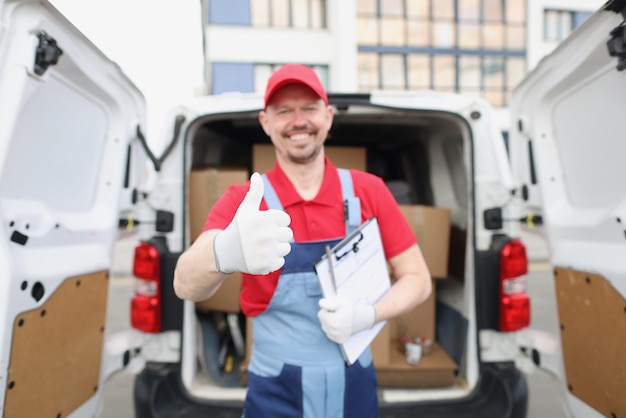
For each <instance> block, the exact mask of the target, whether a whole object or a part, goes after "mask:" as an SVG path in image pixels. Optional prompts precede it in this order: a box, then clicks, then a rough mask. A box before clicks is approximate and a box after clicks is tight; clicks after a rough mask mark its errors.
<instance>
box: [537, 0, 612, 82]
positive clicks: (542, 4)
mask: <svg viewBox="0 0 626 418" xmlns="http://www.w3.org/2000/svg"><path fill="white" fill-rule="evenodd" d="M604 3H606V0H528V3H527V5H528V6H527V7H528V11H527V21H528V26H527V32H526V33H527V35H526V36H527V41H528V49H527V56H528V60H527V64H528V69H529V70H532V69H533V68H534V67H535V66H536V65H537V63H538V62H539V61H540V60H541V58H543V57H544V56H545V55H547V54H549V53H550V52H552V51H553V50H554V48H556V46H557V45H558V42H546V41H544V39H543V29H544V27H543V25H544V23H543V11H544V9H554V10H567V11H576V12H595V11H596V10H597V9H598V8H600V6H602V5H603V4H604Z"/></svg>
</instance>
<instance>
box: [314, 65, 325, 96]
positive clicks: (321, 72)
mask: <svg viewBox="0 0 626 418" xmlns="http://www.w3.org/2000/svg"><path fill="white" fill-rule="evenodd" d="M311 68H313V71H315V73H316V74H317V76H318V77H319V79H320V81H321V82H322V85H323V86H324V88H325V89H326V90H328V67H327V66H325V65H313V66H311Z"/></svg>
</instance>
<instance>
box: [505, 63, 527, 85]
mask: <svg viewBox="0 0 626 418" xmlns="http://www.w3.org/2000/svg"><path fill="white" fill-rule="evenodd" d="M524 76H526V59H525V58H522V57H519V58H518V57H513V58H509V59H507V61H506V82H507V84H508V88H509V89H510V90H512V89H513V88H515V86H517V84H518V83H519V82H520V81H522V79H523V78H524Z"/></svg>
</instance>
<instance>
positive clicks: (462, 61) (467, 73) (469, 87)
mask: <svg viewBox="0 0 626 418" xmlns="http://www.w3.org/2000/svg"><path fill="white" fill-rule="evenodd" d="M479 88H480V57H476V56H471V55H462V56H460V57H459V91H460V92H467V91H471V92H477V91H478V89H479Z"/></svg>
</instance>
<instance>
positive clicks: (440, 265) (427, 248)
mask: <svg viewBox="0 0 626 418" xmlns="http://www.w3.org/2000/svg"><path fill="white" fill-rule="evenodd" d="M400 210H401V211H402V213H403V214H404V217H405V218H406V220H407V221H408V222H409V225H410V226H411V229H412V230H413V233H414V234H415V236H416V237H417V241H418V244H419V246H420V248H421V250H422V254H424V259H425V260H426V264H427V265H428V269H429V270H430V275H431V276H432V277H433V278H434V279H444V278H446V277H448V255H449V248H450V210H449V209H446V208H436V207H430V206H421V205H400Z"/></svg>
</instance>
